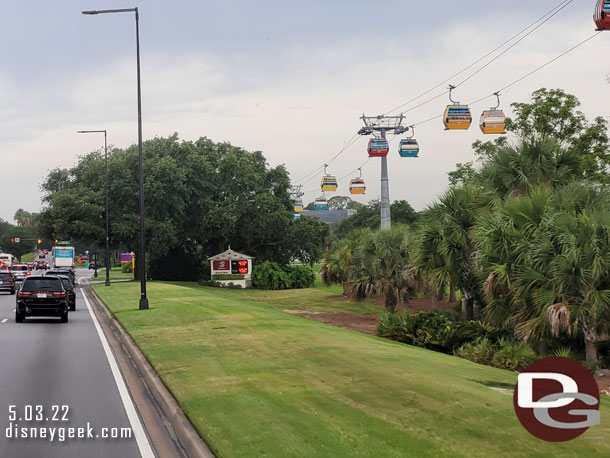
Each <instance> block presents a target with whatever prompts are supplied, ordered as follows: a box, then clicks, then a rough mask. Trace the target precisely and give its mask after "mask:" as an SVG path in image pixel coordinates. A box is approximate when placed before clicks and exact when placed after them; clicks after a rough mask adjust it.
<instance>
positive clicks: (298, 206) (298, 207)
mask: <svg viewBox="0 0 610 458" xmlns="http://www.w3.org/2000/svg"><path fill="white" fill-rule="evenodd" d="M293 203H294V211H295V212H297V213H298V212H302V211H303V200H302V199H295V200H294V202H293Z"/></svg>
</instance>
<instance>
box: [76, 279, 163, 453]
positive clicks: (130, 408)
mask: <svg viewBox="0 0 610 458" xmlns="http://www.w3.org/2000/svg"><path fill="white" fill-rule="evenodd" d="M80 280H81V278H79V279H78V284H79V285H80V283H81V282H80ZM81 293H82V295H83V298H84V299H85V304H87V308H88V309H89V315H91V319H92V320H93V324H94V325H95V330H96V331H97V334H98V336H99V338H100V340H101V342H102V347H104V353H106V358H107V359H108V363H109V364H110V370H111V371H112V375H113V376H114V381H115V382H116V384H117V388H118V389H119V394H120V395H121V400H122V401H123V406H125V412H126V413H127V418H129V423H131V428H132V429H133V433H134V436H135V438H136V442H137V444H138V448H139V449H140V455H142V458H155V454H154V453H153V451H152V448H151V446H150V442H149V441H148V437H147V436H146V433H145V432H144V428H143V427H142V422H141V421H140V417H139V416H138V413H137V412H136V408H135V406H134V405H133V401H132V399H131V396H130V395H129V391H128V390H127V386H126V385H125V380H123V376H122V375H121V371H120V370H119V366H118V365H117V362H116V360H115V358H114V355H113V353H112V350H111V349H110V345H108V340H106V336H105V335H104V332H103V331H102V328H101V326H100V323H99V322H98V321H97V317H96V316H95V314H94V313H93V309H91V304H90V303H89V300H88V299H87V295H86V294H85V291H84V290H83V289H82V287H81Z"/></svg>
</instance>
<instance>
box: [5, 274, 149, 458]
mask: <svg viewBox="0 0 610 458" xmlns="http://www.w3.org/2000/svg"><path fill="white" fill-rule="evenodd" d="M78 274H79V276H83V275H90V273H87V272H84V271H78ZM14 309H15V296H12V295H10V294H8V293H4V292H0V457H2V458H21V457H23V458H32V457H44V458H55V457H57V458H71V457H74V458H83V457H87V458H94V457H100V458H102V457H103V458H107V457H113V458H131V457H140V456H144V457H148V456H151V454H150V449H148V450H146V447H143V446H142V444H143V443H145V445H146V444H147V443H148V442H147V439H146V438H145V436H143V435H142V434H141V433H139V436H138V437H139V441H136V439H135V432H136V431H140V432H141V431H142V430H141V425H140V424H139V419H138V417H137V415H135V413H134V411H133V410H131V411H130V410H129V402H130V398H129V395H128V394H127V395H126V392H125V391H124V390H123V397H121V393H120V391H119V386H120V383H117V380H116V378H115V376H116V373H115V374H113V371H112V366H111V363H110V362H109V359H108V357H107V353H106V351H105V349H104V346H103V343H102V340H101V339H100V336H99V334H98V331H97V330H96V327H95V324H94V321H93V319H92V317H91V315H90V313H89V310H88V308H87V305H86V303H85V301H84V299H83V295H82V292H81V291H80V288H77V298H76V311H74V312H70V313H69V322H68V323H65V324H62V323H60V322H59V320H58V319H54V318H53V319H46V318H29V319H26V321H25V323H16V322H15V313H14ZM113 362H114V361H113ZM119 377H120V376H119ZM125 395H126V396H127V398H128V400H129V402H126V401H125ZM126 405H127V407H126ZM11 406H14V407H11ZM128 412H130V414H129V415H128ZM134 415H135V417H134ZM134 418H135V421H134ZM37 419H40V420H41V421H36V420H37ZM11 420H12V421H11ZM134 423H135V424H134ZM138 426H139V427H140V429H138ZM21 428H26V430H25V432H27V433H28V435H31V434H32V433H36V434H37V435H38V436H39V437H38V438H29V437H28V438H23V437H15V436H16V435H19V436H22V435H23V434H24V430H22V429H21ZM69 428H75V429H74V430H73V431H72V434H73V435H74V438H70V437H69V435H70V432H71V431H70V429H69ZM78 428H82V429H81V430H80V431H79V429H78ZM103 428H107V429H103ZM113 428H116V429H113ZM122 428H126V429H122ZM79 433H80V434H81V435H84V437H81V438H78V436H79ZM129 433H130V434H131V437H130V438H129V437H128V438H119V437H115V438H113V437H103V436H104V435H108V436H113V435H115V436H120V435H124V436H125V435H129ZM43 434H45V435H46V437H44V438H43V437H40V436H42V435H43ZM88 436H92V437H88ZM61 439H63V441H62V440H61ZM138 442H139V443H138Z"/></svg>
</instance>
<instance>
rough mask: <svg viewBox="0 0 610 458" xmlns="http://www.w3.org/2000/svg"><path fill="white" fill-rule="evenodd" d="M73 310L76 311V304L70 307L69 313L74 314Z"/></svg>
mask: <svg viewBox="0 0 610 458" xmlns="http://www.w3.org/2000/svg"><path fill="white" fill-rule="evenodd" d="M75 310H76V304H72V305H71V306H70V311H71V312H74V311H75Z"/></svg>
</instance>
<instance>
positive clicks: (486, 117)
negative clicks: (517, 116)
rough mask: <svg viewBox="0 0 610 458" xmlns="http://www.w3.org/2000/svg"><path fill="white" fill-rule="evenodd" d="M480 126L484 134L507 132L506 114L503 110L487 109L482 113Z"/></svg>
mask: <svg viewBox="0 0 610 458" xmlns="http://www.w3.org/2000/svg"><path fill="white" fill-rule="evenodd" d="M479 127H480V128H481V132H483V133H484V134H505V133H506V116H504V112H503V111H502V110H485V111H484V112H483V113H482V114H481V120H480V121H479Z"/></svg>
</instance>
